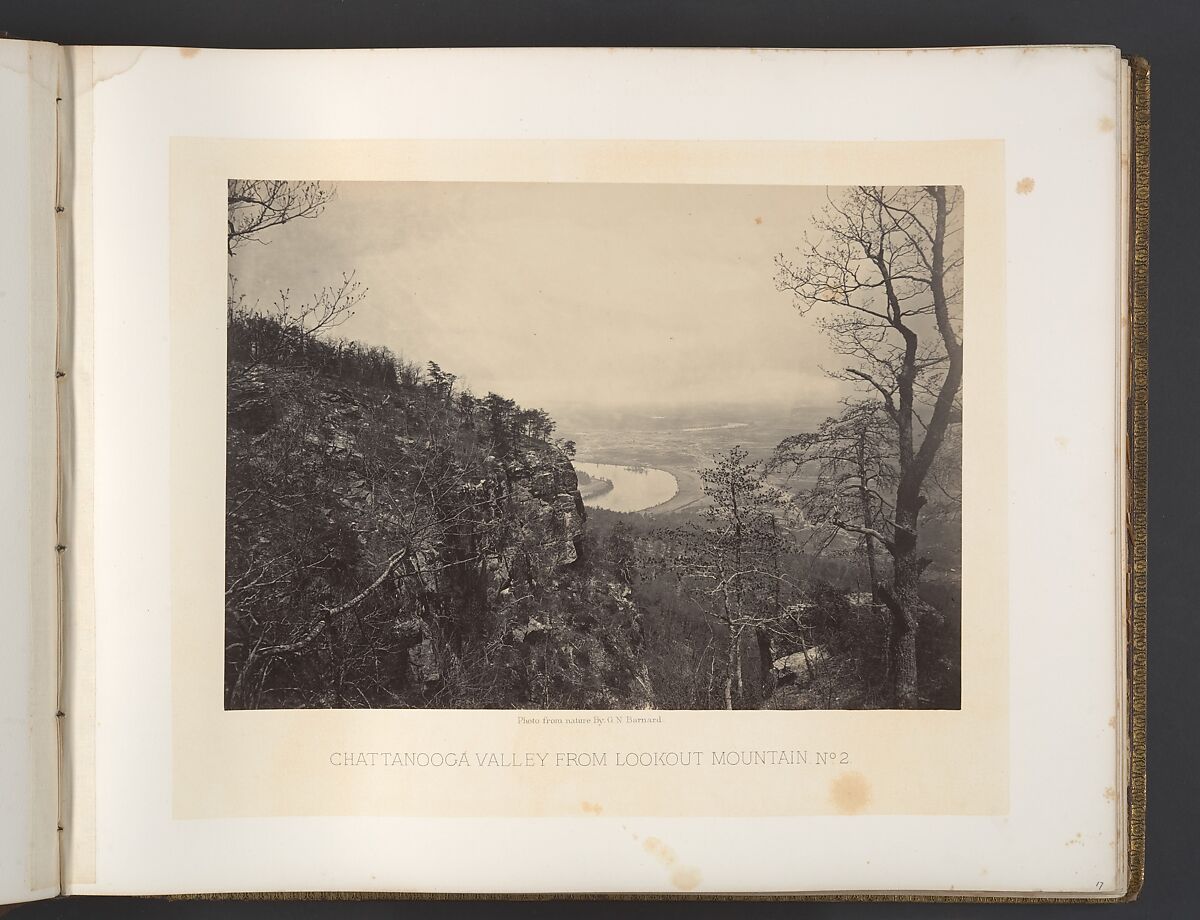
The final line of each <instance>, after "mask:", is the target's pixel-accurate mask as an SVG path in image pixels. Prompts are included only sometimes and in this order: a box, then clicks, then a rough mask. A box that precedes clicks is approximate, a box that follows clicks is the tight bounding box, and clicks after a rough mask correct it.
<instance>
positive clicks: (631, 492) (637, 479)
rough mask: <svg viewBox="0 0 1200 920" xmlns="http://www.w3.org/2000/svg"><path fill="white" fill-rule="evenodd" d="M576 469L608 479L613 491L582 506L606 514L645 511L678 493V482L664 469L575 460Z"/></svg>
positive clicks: (595, 477) (591, 499)
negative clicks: (598, 509) (600, 510)
mask: <svg viewBox="0 0 1200 920" xmlns="http://www.w3.org/2000/svg"><path fill="white" fill-rule="evenodd" d="M574 465H575V469H576V470H578V471H579V472H581V473H587V474H588V475H589V476H591V477H592V478H593V479H607V480H608V481H609V482H611V483H612V484H613V487H612V489H610V490H609V491H608V492H605V493H604V494H602V495H597V496H595V497H594V498H589V499H588V500H587V501H586V502H584V504H586V505H587V506H588V507H589V508H602V509H603V510H605V511H645V510H646V509H647V508H653V507H654V506H655V505H661V504H662V503H663V502H665V501H670V500H671V499H672V498H674V497H675V493H676V492H678V491H679V483H678V482H677V481H676V480H675V477H674V476H672V475H671V474H670V473H668V472H667V471H666V470H656V469H654V468H653V467H649V466H637V467H629V466H620V465H618V464H615V463H584V462H582V461H576V463H575V464H574Z"/></svg>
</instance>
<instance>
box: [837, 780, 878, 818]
mask: <svg viewBox="0 0 1200 920" xmlns="http://www.w3.org/2000/svg"><path fill="white" fill-rule="evenodd" d="M829 797H830V798H831V799H832V800H833V806H834V808H836V809H837V810H838V813H839V814H843V815H856V814H858V813H859V812H860V811H862V810H863V809H864V808H866V807H867V803H868V802H870V801H871V784H870V783H868V782H867V778H866V777H865V776H863V775H862V774H861V773H843V774H842V775H841V776H839V777H838V778H837V779H835V780H834V781H833V782H832V783H830V785H829Z"/></svg>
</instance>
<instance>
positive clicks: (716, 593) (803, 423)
mask: <svg viewBox="0 0 1200 920" xmlns="http://www.w3.org/2000/svg"><path fill="white" fill-rule="evenodd" d="M228 191H229V221H228V266H229V278H228V292H229V294H228V393H227V409H228V428H227V444H226V517H225V520H226V542H225V707H226V708H227V709H297V708H300V709H303V708H368V707H369V708H432V709H452V708H454V709H554V710H587V709H626V710H637V709H666V710H682V709H726V710H732V709H838V710H847V709H958V708H959V707H960V684H961V673H960V670H961V668H960V663H961V602H960V597H961V591H960V588H961V501H962V500H961V475H960V474H961V456H962V440H961V429H962V375H963V343H962V325H963V324H962V315H963V290H962V277H963V232H964V231H963V196H962V190H961V189H960V188H958V187H954V186H911V187H873V186H854V187H824V186H753V185H742V186H731V185H696V184H690V185H689V184H674V185H673V184H602V183H597V184H587V183H548V182H547V183H488V182H337V183H332V182H320V181H288V180H276V179H233V180H230V182H229V184H228Z"/></svg>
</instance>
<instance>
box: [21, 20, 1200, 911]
mask: <svg viewBox="0 0 1200 920" xmlns="http://www.w3.org/2000/svg"><path fill="white" fill-rule="evenodd" d="M0 32H7V33H8V34H9V35H11V36H13V37H19V38H33V39H44V40H47V41H55V42H59V43H62V44H124V45H140V44H147V45H187V46H195V47H203V46H212V47H236V48H286V47H294V48H323V47H368V46H375V47H389V46H391V47H419V46H472V45H515V46H521V45H601V46H606V45H663V46H739V45H750V46H776V47H856V46H857V47H862V46H867V47H914V46H917V47H919V46H941V45H992V44H1057V43H1071V44H1075V43H1102V44H1114V45H1117V46H1119V47H1120V48H1121V49H1122V50H1123V51H1125V52H1126V53H1134V54H1140V55H1143V56H1145V57H1147V58H1148V59H1149V60H1150V63H1151V67H1152V71H1153V116H1152V129H1151V134H1152V153H1151V163H1152V165H1151V176H1152V182H1151V189H1152V192H1151V247H1150V265H1151V282H1150V326H1151V355H1152V358H1153V360H1152V361H1151V364H1150V380H1151V384H1150V390H1151V393H1150V401H1151V411H1150V418H1151V426H1150V431H1151V438H1150V467H1151V486H1150V521H1151V524H1150V615H1149V632H1150V669H1149V676H1150V704H1149V708H1150V719H1149V722H1150V726H1149V739H1150V740H1149V827H1148V831H1147V840H1148V848H1147V851H1148V858H1147V867H1146V886H1145V889H1144V891H1143V894H1142V897H1141V899H1140V900H1139V901H1138V902H1137V903H1135V904H1132V905H1094V904H1078V905H1068V906H1054V905H1020V906H1011V905H1009V906H993V905H963V904H861V903H841V904H837V903H809V902H805V903H759V904H753V905H749V904H738V903H719V902H717V903H714V902H707V903H701V904H696V903H691V904H682V903H677V902H658V903H615V902H607V903H606V902H572V903H564V902H545V901H542V902H532V903H525V902H478V901H473V902H459V901H438V902H391V903H388V902H335V903H319V902H293V903H287V902H261V901H260V902H244V901H239V902H214V901H175V902H167V901H138V900H133V899H123V898H122V899H85V898H71V899H67V900H59V901H56V902H50V903H42V904H38V905H31V906H28V907H20V908H17V909H16V910H15V911H13V912H12V914H10V916H11V917H12V918H13V920H17V918H19V920H27V918H28V920H34V918H49V917H88V916H94V915H103V916H111V917H131V918H141V917H160V916H169V917H188V918H193V917H194V918H210V917H227V916H232V917H237V918H243V917H245V918H258V917H272V918H275V917H299V918H329V917H341V916H346V915H350V916H363V917H372V918H383V917H397V916H404V917H406V918H415V917H419V918H448V917H459V916H468V915H469V916H480V917H521V918H523V920H524V918H528V917H531V916H532V917H548V916H556V915H559V914H562V913H567V912H569V913H570V914H572V915H574V916H576V917H580V918H590V917H605V916H608V915H610V914H612V913H616V912H620V913H621V914H622V915H623V916H626V917H642V916H669V915H677V914H681V913H683V912H684V911H687V912H688V913H689V914H691V915H694V914H696V913H700V914H703V915H705V916H710V917H741V916H756V917H785V916H786V917H796V916H801V917H822V918H825V917H834V918H838V917H860V916H865V917H934V918H948V917H955V918H957V917H967V918H971V917H980V916H988V915H995V914H996V913H997V912H1001V913H1005V914H1008V913H1011V914H1013V915H1020V916H1030V917H1032V916H1043V915H1046V916H1055V917H1063V918H1066V917H1076V916H1079V917H1083V916H1087V917H1095V916H1100V915H1103V916H1112V915H1113V913H1114V912H1116V913H1117V914H1118V915H1119V916H1121V917H1130V918H1133V917H1156V918H1157V917H1167V918H1175V917H1180V918H1185V917H1192V916H1198V915H1200V906H1198V905H1200V897H1198V896H1197V890H1198V889H1200V880H1197V879H1196V875H1197V870H1200V845H1198V842H1197V837H1196V829H1197V826H1198V825H1200V809H1198V808H1197V802H1198V797H1197V795H1196V792H1195V789H1194V788H1193V783H1195V782H1196V773H1197V767H1198V766H1200V764H1198V763H1197V760H1198V758H1197V738H1196V732H1195V723H1196V721H1197V719H1196V715H1197V712H1198V707H1197V706H1196V700H1197V698H1198V694H1197V691H1198V689H1200V688H1198V687H1197V680H1196V674H1197V671H1200V666H1198V665H1197V663H1196V662H1195V660H1194V659H1195V657H1196V655H1197V651H1196V650H1197V649H1198V648H1200V642H1198V639H1200V634H1198V632H1200V631H1198V630H1197V620H1198V619H1200V616H1198V615H1196V614H1195V612H1194V611H1195V608H1196V603H1195V600H1194V598H1193V597H1192V596H1191V595H1190V592H1189V589H1188V586H1189V584H1190V583H1191V581H1192V572H1193V571H1194V570H1195V569H1196V567H1197V560H1198V558H1200V545H1198V542H1197V540H1196V539H1195V536H1194V527H1193V523H1194V522H1195V521H1196V519H1197V516H1198V515H1197V491H1198V490H1197V488H1196V480H1197V477H1196V475H1195V473H1194V472H1193V457H1194V456H1195V455H1196V454H1197V452H1198V450H1200V425H1198V424H1197V423H1196V422H1197V412H1196V399H1197V392H1198V389H1200V388H1198V386H1197V384H1198V382H1200V381H1198V379H1197V378H1198V370H1200V358H1198V356H1197V355H1196V354H1195V352H1196V350H1197V346H1198V345H1200V335H1198V331H1200V311H1198V310H1197V307H1196V295H1195V292H1194V290H1193V289H1192V284H1193V283H1194V278H1195V270H1196V267H1197V255H1196V250H1197V243H1198V240H1197V234H1196V231H1195V228H1196V226H1197V224H1198V223H1200V215H1198V210H1197V201H1196V197H1195V195H1196V191H1197V189H1196V181H1197V169H1196V168H1195V167H1194V164H1195V163H1196V162H1197V160H1198V157H1197V150H1198V149H1200V136H1198V134H1197V130H1196V127H1197V126H1196V111H1197V106H1198V105H1200V79H1198V77H1200V69H1198V66H1197V62H1196V61H1195V60H1194V58H1195V56H1196V54H1197V50H1198V45H1197V40H1198V39H1200V3H1196V2H1194V0H1193V2H1186V0H1181V2H1158V3H1150V2H1145V0H1143V2H1140V3H1135V2H1125V3H1122V2H1083V0H1054V2H1049V0H1021V2H1017V0H989V2H980V0H958V2H955V0H929V2H901V0H837V2H815V0H808V2H805V0H793V2H786V0H745V2H734V0H726V2H719V0H696V2H691V3H687V2H675V0H671V2H668V0H660V2H650V0H557V2H556V0H508V2H500V0H440V2H435V0H395V2H386V0H375V2H369V0H294V2H291V3H288V2H283V0H197V2H188V3H184V2H169V0H167V2H164V0H158V2H155V0H108V2H105V3H87V2H50V0H44V2H37V0H16V2H12V0H0ZM1047 91H1048V92H1052V91H1053V88H1052V87H1047ZM1097 268H1098V269H1099V270H1103V267H1102V266H1098V267H1097ZM0 820H2V816H0ZM463 845H464V847H469V846H470V841H467V840H464V841H463ZM793 845H794V846H795V850H796V858H797V859H798V860H802V859H803V858H804V850H805V847H806V846H808V845H819V841H807V842H806V841H802V840H796V841H794V842H793ZM529 858H530V859H537V858H538V855H537V854H536V853H530V854H529ZM1189 883H1192V884H1189Z"/></svg>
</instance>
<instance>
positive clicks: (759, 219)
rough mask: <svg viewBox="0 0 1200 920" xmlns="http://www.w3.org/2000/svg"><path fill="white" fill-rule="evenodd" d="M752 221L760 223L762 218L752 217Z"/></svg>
mask: <svg viewBox="0 0 1200 920" xmlns="http://www.w3.org/2000/svg"><path fill="white" fill-rule="evenodd" d="M754 222H755V223H756V224H761V223H762V218H761V217H756V218H754Z"/></svg>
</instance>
